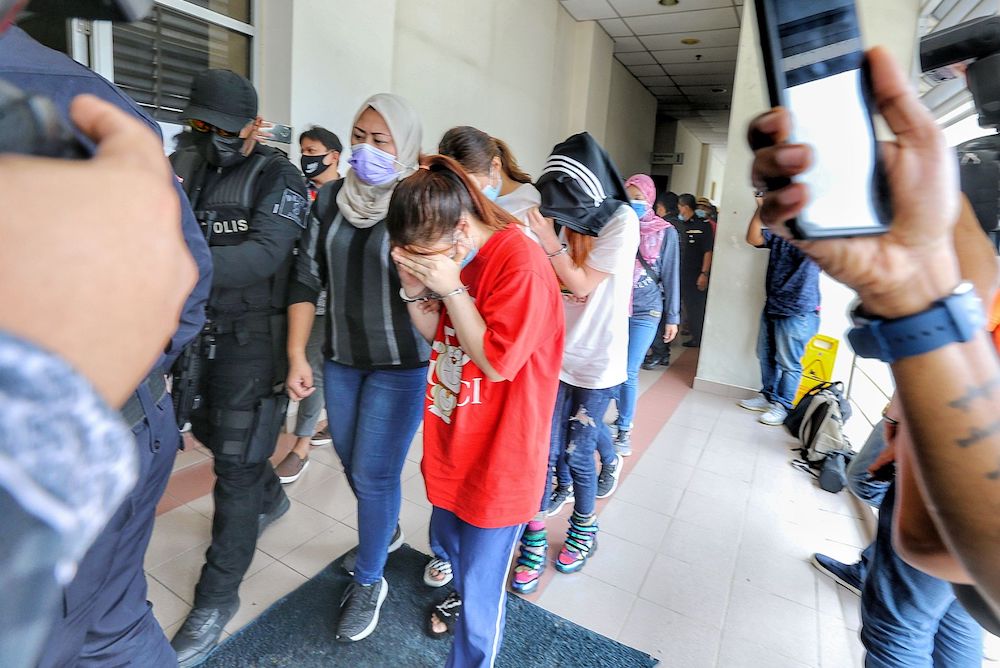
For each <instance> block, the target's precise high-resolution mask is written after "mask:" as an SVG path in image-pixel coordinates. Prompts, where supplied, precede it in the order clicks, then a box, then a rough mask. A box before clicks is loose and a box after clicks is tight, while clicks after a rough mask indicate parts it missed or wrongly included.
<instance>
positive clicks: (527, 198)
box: [438, 125, 542, 241]
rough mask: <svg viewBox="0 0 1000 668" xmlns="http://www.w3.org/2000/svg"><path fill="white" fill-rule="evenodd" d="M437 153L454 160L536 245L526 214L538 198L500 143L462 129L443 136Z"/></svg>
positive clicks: (449, 131) (501, 141) (536, 204)
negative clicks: (512, 218)
mask: <svg viewBox="0 0 1000 668" xmlns="http://www.w3.org/2000/svg"><path fill="white" fill-rule="evenodd" d="M438 152H439V153H440V154H441V155H446V156H448V157H449V158H454V159H455V160H457V161H458V162H459V163H460V164H461V165H462V167H464V168H465V171H466V172H468V173H469V176H471V177H472V178H473V179H474V180H475V181H476V183H478V184H479V186H480V188H481V189H482V191H483V194H484V195H485V196H486V198H487V199H489V200H491V201H493V202H496V204H497V206H499V207H500V208H501V209H503V210H504V211H506V212H507V213H509V214H510V215H512V216H514V217H515V218H517V219H518V220H519V221H521V223H522V224H523V227H522V229H523V230H524V232H525V234H527V235H528V236H530V237H532V238H533V239H534V240H535V241H538V238H537V237H536V236H535V234H534V233H533V232H531V230H530V228H529V227H528V212H529V211H531V210H532V209H535V208H538V206H539V205H540V204H541V203H542V196H541V195H540V194H539V193H538V189H537V188H535V186H534V185H532V183H531V177H530V176H529V175H528V174H526V173H525V172H524V171H522V170H521V168H520V167H519V166H518V164H517V159H516V158H515V157H514V154H513V153H511V150H510V148H509V147H508V146H507V144H506V143H505V142H504V141H503V140H501V139H497V138H496V137H491V136H490V135H488V134H486V133H485V132H483V131H482V130H479V129H477V128H474V127H470V126H468V125H463V126H460V127H457V128H452V129H451V130H448V131H447V132H446V133H444V137H442V138H441V142H440V144H439V145H438Z"/></svg>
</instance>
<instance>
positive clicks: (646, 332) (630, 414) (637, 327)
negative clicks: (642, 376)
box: [618, 316, 659, 430]
mask: <svg viewBox="0 0 1000 668" xmlns="http://www.w3.org/2000/svg"><path fill="white" fill-rule="evenodd" d="M658 325H659V322H658V321H657V320H654V319H653V318H650V317H649V316H633V317H631V318H629V319H628V380H626V381H625V382H624V383H622V384H621V387H620V388H619V392H618V429H625V430H628V429H631V428H632V424H633V420H634V419H635V404H636V401H638V399H639V367H640V366H642V361H643V360H644V359H645V358H646V351H647V350H649V346H650V345H652V343H653V339H654V338H656V329H657V327H658Z"/></svg>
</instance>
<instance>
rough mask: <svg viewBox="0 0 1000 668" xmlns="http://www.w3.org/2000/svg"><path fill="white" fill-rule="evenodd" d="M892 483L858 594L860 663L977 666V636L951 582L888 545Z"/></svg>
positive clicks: (883, 667) (872, 666)
mask: <svg viewBox="0 0 1000 668" xmlns="http://www.w3.org/2000/svg"><path fill="white" fill-rule="evenodd" d="M895 492H896V485H895V483H893V484H892V485H891V486H890V487H889V489H888V491H887V492H886V495H885V499H884V500H883V501H882V508H881V511H880V512H879V519H878V534H877V535H876V537H875V543H874V550H873V554H872V558H871V563H870V564H869V571H868V574H867V577H866V578H865V580H864V587H863V589H862V593H861V620H862V628H861V642H862V643H863V644H864V646H865V649H867V650H868V654H867V656H866V658H865V666H866V668H931V667H933V668H979V667H980V666H981V665H982V651H983V635H982V629H981V628H980V627H979V624H977V623H976V622H975V620H973V619H972V617H971V616H969V613H968V612H966V611H965V608H963V607H962V605H961V604H960V603H959V602H958V601H957V600H956V599H955V594H954V591H953V590H952V588H951V584H950V583H948V582H945V581H944V580H939V579H938V578H935V577H932V576H930V575H927V574H926V573H923V572H922V571H919V570H917V569H916V568H913V567H912V566H910V565H909V564H907V563H906V562H904V561H903V560H902V559H901V558H900V557H899V555H898V554H896V552H895V550H893V548H892V516H893V510H894V508H895V505H896V493H895Z"/></svg>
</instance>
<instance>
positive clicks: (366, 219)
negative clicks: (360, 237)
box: [337, 93, 423, 229]
mask: <svg viewBox="0 0 1000 668" xmlns="http://www.w3.org/2000/svg"><path fill="white" fill-rule="evenodd" d="M368 107H371V108H372V109H374V110H375V111H377V112H378V113H379V114H381V115H382V118H384V119H385V123H386V125H388V126H389V132H391V133H392V139H393V141H394V142H395V143H396V152H397V154H396V160H398V161H399V162H401V163H403V165H405V167H404V166H400V165H398V164H397V168H398V169H399V170H400V171H399V175H398V176H397V177H396V179H395V180H393V181H390V182H389V183H385V184H383V185H380V186H371V185H368V184H367V183H364V182H363V181H362V180H361V179H359V178H358V175H357V174H355V173H354V170H353V169H352V170H351V171H349V172H348V173H347V176H346V177H345V178H344V185H343V187H341V189H340V193H339V194H338V195H337V207H338V208H339V209H340V212H341V213H342V214H344V218H346V219H347V221H348V222H349V223H351V225H354V226H355V227H360V228H362V229H363V228H366V227H371V226H373V225H375V224H376V223H378V222H379V221H380V220H383V219H384V218H385V214H386V211H388V210H389V198H390V197H392V191H393V190H394V189H395V188H396V184H397V183H399V182H400V181H402V180H403V179H405V178H406V177H407V176H409V175H410V174H412V173H413V172H414V170H415V169H416V168H417V161H418V159H419V157H420V142H421V140H422V135H423V132H422V130H421V127H420V119H419V118H417V112H416V111H414V109H413V107H411V106H410V103H409V102H407V101H406V100H405V99H404V98H402V97H400V96H398V95H393V94H392V93H379V94H378V95H372V96H371V97H370V98H368V99H367V100H365V103H364V104H362V105H361V108H360V109H359V110H358V113H357V114H356V115H355V116H354V122H353V123H351V129H352V132H353V128H354V126H355V125H356V124H357V122H358V118H360V117H361V114H363V113H364V112H365V110H366V109H367V108H368Z"/></svg>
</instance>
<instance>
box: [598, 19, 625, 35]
mask: <svg viewBox="0 0 1000 668" xmlns="http://www.w3.org/2000/svg"><path fill="white" fill-rule="evenodd" d="M598 23H600V24H601V27H602V28H604V32H606V33H608V34H609V35H611V36H612V37H631V36H632V30H631V29H630V28H629V27H628V26H627V25H625V22H624V21H622V20H621V19H601V20H600V21H598Z"/></svg>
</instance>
